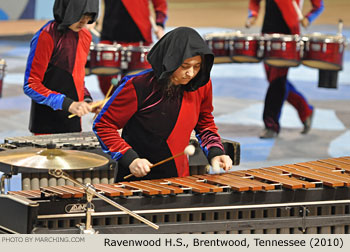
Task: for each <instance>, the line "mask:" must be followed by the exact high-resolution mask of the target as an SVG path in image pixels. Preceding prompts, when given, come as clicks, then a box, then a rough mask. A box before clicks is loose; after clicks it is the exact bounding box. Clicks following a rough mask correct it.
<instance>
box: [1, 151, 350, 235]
mask: <svg viewBox="0 0 350 252" xmlns="http://www.w3.org/2000/svg"><path fill="white" fill-rule="evenodd" d="M94 187H95V188H96V190H98V191H99V192H100V193H102V194H104V195H105V196H107V197H110V198H111V199H113V200H114V201H115V202H117V203H118V204H121V205H123V206H124V207H126V208H128V209H130V210H132V211H134V212H136V213H137V214H139V215H141V216H143V217H145V218H146V219H148V220H150V221H152V222H154V223H156V224H157V225H159V226H160V228H159V229H158V230H153V229H152V228H150V227H148V226H146V225H145V224H143V223H140V222H139V221H137V220H136V219H134V218H133V217H130V216H128V215H127V214H125V213H123V212H121V211H119V210H117V209H115V208H114V207H112V206H110V205H108V204H106V203H105V202H104V201H102V200H99V198H94V199H93V200H92V203H93V205H94V213H92V217H93V227H94V229H95V230H96V231H99V232H100V233H248V234H258V233H284V234H286V233H287V234H293V233H312V234H316V233H317V234H320V233H328V234H331V233H332V234H333V233H349V232H350V230H349V227H350V197H349V196H350V157H340V158H329V159H322V160H317V161H310V162H303V163H297V164H288V165H281V166H272V167H265V168H258V169H250V170H238V171H232V172H228V173H222V174H216V175H213V174H205V175H193V176H189V177H184V178H168V179H159V180H143V181H137V182H120V183H116V184H96V185H94ZM84 195H85V194H84V191H83V190H82V189H80V188H78V187H72V186H55V187H41V188H40V190H27V191H15V192H9V193H8V194H6V195H0V204H1V206H2V207H1V208H0V226H1V229H2V231H3V232H8V233H11V232H12V233H15V232H18V233H50V234H53V233H61V234H63V233H79V231H78V229H77V228H76V225H77V224H79V223H81V222H84V221H85V213H84V212H85V208H86V198H85V196H84ZM14 219H16V220H17V221H16V222H14V221H13V220H14ZM18 223H19V224H18ZM24 223H25V224H24Z"/></svg>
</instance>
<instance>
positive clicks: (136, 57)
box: [121, 45, 151, 74]
mask: <svg viewBox="0 0 350 252" xmlns="http://www.w3.org/2000/svg"><path fill="white" fill-rule="evenodd" d="M123 50H124V51H125V53H124V54H123V57H122V62H121V68H122V69H123V70H125V71H127V74H136V73H137V72H140V71H142V70H144V69H148V68H151V64H150V63H148V61H147V54H148V53H149V51H150V50H151V46H142V45H141V46H132V45H131V46H128V47H126V48H124V49H123Z"/></svg>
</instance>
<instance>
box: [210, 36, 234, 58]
mask: <svg viewBox="0 0 350 252" xmlns="http://www.w3.org/2000/svg"><path fill="white" fill-rule="evenodd" d="M235 34H236V33H235V32H221V33H208V34H206V35H204V40H205V41H206V42H207V44H208V46H209V48H210V49H211V50H212V51H213V53H214V55H215V58H214V63H215V64H217V63H232V59H231V52H232V50H233V37H234V36H235Z"/></svg>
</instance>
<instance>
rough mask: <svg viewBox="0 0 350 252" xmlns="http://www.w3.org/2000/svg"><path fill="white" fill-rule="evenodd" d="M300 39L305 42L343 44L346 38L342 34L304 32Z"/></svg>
mask: <svg viewBox="0 0 350 252" xmlns="http://www.w3.org/2000/svg"><path fill="white" fill-rule="evenodd" d="M302 40H303V41H305V42H307V41H310V42H325V43H338V44H345V43H346V38H345V37H344V36H343V35H341V36H340V35H331V34H318V33H317V34H316V33H315V34H305V35H303V36H302Z"/></svg>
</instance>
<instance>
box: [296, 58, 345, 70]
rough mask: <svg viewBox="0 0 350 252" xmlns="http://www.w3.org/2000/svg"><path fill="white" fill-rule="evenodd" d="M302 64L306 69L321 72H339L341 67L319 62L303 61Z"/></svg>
mask: <svg viewBox="0 0 350 252" xmlns="http://www.w3.org/2000/svg"><path fill="white" fill-rule="evenodd" d="M302 64H303V65H305V66H308V67H312V68H317V69H321V70H334V71H340V70H341V69H342V68H341V66H339V65H337V64H333V63H329V62H325V61H320V60H303V61H302Z"/></svg>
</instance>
